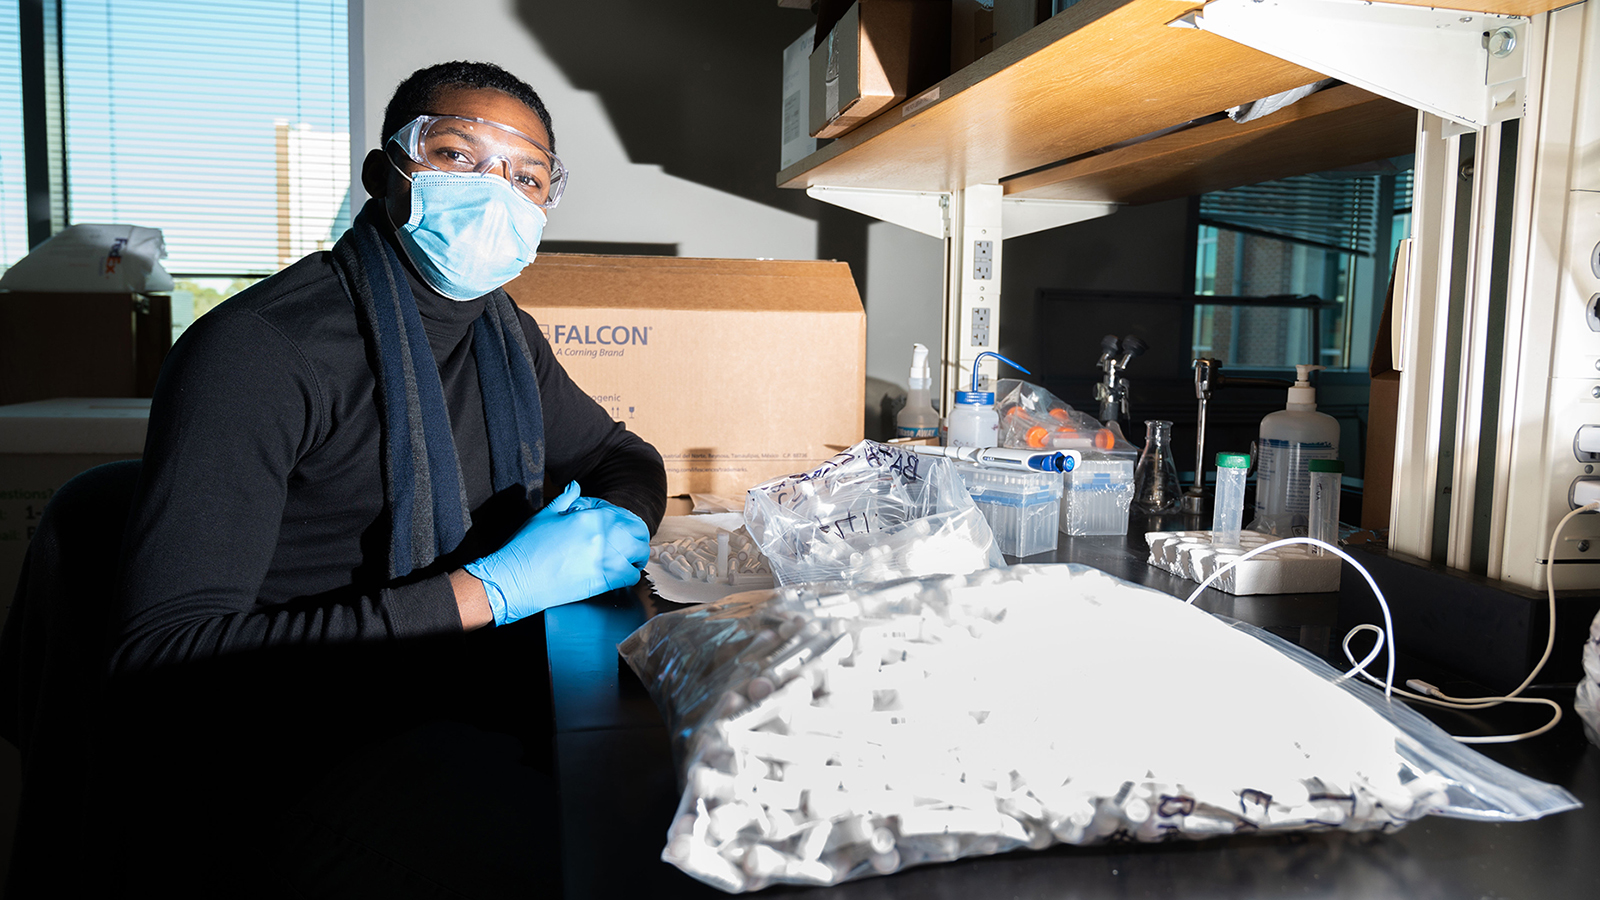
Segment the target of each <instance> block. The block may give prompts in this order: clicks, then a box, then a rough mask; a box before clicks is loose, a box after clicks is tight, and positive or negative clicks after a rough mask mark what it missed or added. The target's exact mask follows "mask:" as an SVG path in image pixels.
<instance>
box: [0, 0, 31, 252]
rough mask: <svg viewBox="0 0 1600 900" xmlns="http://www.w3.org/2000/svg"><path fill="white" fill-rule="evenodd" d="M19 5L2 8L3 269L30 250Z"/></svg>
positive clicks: (0, 221) (0, 248)
mask: <svg viewBox="0 0 1600 900" xmlns="http://www.w3.org/2000/svg"><path fill="white" fill-rule="evenodd" d="M21 47H22V45H21V35H20V33H19V27H18V13H17V4H16V3H8V4H6V5H5V7H4V8H0V121H4V122H8V123H11V124H10V125H8V126H7V127H5V128H0V271H5V269H6V268H7V267H8V266H10V265H11V264H12V263H14V262H16V261H17V260H19V259H21V258H22V256H23V254H25V253H27V252H28V187H27V178H28V170H27V165H26V162H25V160H24V159H23V156H22V51H21Z"/></svg>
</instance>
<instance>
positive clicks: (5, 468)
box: [0, 397, 150, 619]
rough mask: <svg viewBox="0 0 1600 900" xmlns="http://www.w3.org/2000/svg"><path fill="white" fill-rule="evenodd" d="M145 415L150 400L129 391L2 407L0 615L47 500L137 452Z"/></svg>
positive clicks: (8, 602) (140, 449)
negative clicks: (95, 469) (74, 480)
mask: <svg viewBox="0 0 1600 900" xmlns="http://www.w3.org/2000/svg"><path fill="white" fill-rule="evenodd" d="M149 420H150V401H149V400H143V399H138V398H132V397H129V398H122V397H114V398H109V399H77V398H73V399H60V400H35V401H33V402H30V403H15V404H11V405H9V406H0V591H3V595H0V596H3V598H4V599H3V600H0V619H3V618H4V610H9V609H10V607H11V598H12V596H13V595H14V594H15V593H16V589H17V578H18V577H19V576H20V575H21V574H22V559H23V557H24V556H25V555H27V551H28V541H30V540H31V539H32V538H33V531H34V529H35V528H37V527H38V525H39V514H40V513H42V512H43V511H44V506H45V504H46V503H48V502H50V498H51V497H52V496H54V495H55V492H56V491H57V490H58V489H59V488H60V487H61V486H62V485H63V484H66V483H67V482H68V481H70V480H71V479H72V476H74V475H76V474H78V473H79V472H82V471H83V470H85V469H90V468H93V467H95V466H98V465H100V464H101V463H108V462H114V461H116V460H119V459H137V458H138V457H140V456H141V455H143V454H144V435H145V426H146V425H147V423H148V422H149ZM113 563H114V561H109V560H108V561H107V565H112V564H113Z"/></svg>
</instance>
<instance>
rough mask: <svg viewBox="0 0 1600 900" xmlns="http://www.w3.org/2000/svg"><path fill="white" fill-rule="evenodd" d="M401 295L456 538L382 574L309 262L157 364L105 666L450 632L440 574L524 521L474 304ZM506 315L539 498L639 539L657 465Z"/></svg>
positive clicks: (361, 458)
mask: <svg viewBox="0 0 1600 900" xmlns="http://www.w3.org/2000/svg"><path fill="white" fill-rule="evenodd" d="M411 291H412V294H413V295H414V296H415V297H416V302H417V306H418V308H419V310H420V312H421V314H422V322H423V325H424V327H425V330H426V331H427V336H428V341H429V344H430V345H431V346H432V348H433V354H434V357H435V359H436V360H437V362H438V370H439V376H440V379H441V381H442V383H443V386H444V396H445V403H446V406H447V408H448V410H449V413H450V417H451V426H452V429H453V431H454V435H455V443H456V449H457V452H458V454H459V456H460V461H461V472H462V478H463V480H464V486H465V489H466V493H467V498H468V501H469V504H470V507H471V509H472V510H473V527H472V529H471V530H470V531H469V532H468V534H467V537H466V539H465V540H464V541H463V542H462V544H461V546H460V547H459V548H457V550H456V551H454V552H452V553H450V554H448V555H446V556H445V557H443V558H441V559H439V560H438V561H436V562H435V563H434V564H433V565H431V566H429V567H428V568H427V569H425V570H422V571H419V572H415V573H413V574H412V575H410V576H408V577H406V578H405V579H402V580H401V581H400V582H398V583H391V582H390V581H389V579H388V577H387V560H388V556H387V551H388V534H389V531H388V529H389V523H388V519H387V516H386V513H385V507H384V483H383V471H382V466H381V464H380V448H381V447H382V445H383V443H382V439H381V435H380V429H379V418H378V403H379V400H378V386H377V380H376V377H375V375H374V372H373V368H372V365H371V362H370V360H369V353H368V350H367V346H366V344H365V342H364V341H363V339H362V335H361V333H360V332H359V331H358V327H357V315H356V311H355V309H354V307H353V305H352V302H351V300H350V298H349V297H348V296H347V295H346V294H345V291H344V289H343V287H342V286H341V284H340V282H339V279H338V277H337V275H336V274H335V270H334V266H333V263H332V261H331V258H330V254H328V253H317V254H313V255H311V256H308V257H306V258H305V259H303V260H301V261H300V262H298V263H296V264H295V265H293V266H291V267H289V268H288V269H286V270H284V271H283V272H281V273H279V274H277V275H275V276H273V277H272V278H269V279H267V280H266V281H263V282H262V283H260V284H258V285H256V286H254V287H252V288H250V289H249V290H246V291H244V292H242V293H240V294H239V295H238V296H236V297H234V298H232V299H230V300H228V301H227V302H225V303H223V304H222V305H220V306H219V307H217V308H216V309H215V310H213V311H212V312H210V313H208V314H206V315H205V316H203V317H201V318H200V319H199V320H197V321H196V322H195V323H194V325H193V326H192V327H190V328H189V330H188V331H186V332H185V333H184V335H183V337H182V339H180V340H179V341H178V343H177V345H176V346H174V347H173V350H172V353H171V354H170V355H169V357H168V358H167V362H166V365H165V367H164V368H163V369H162V373H161V378H160V381H159V383H158V385H157V388H156V392H155V397H154V400H153V402H152V404H151V410H150V427H149V435H148V438H147V440H146V444H145V454H144V463H143V469H142V472H141V475H140V483H139V488H138V495H137V498H136V500H135V507H134V512H133V516H132V520H131V521H130V523H129V529H128V537H127V542H126V545H125V550H124V554H123V563H122V578H121V585H122V596H121V597H120V600H119V612H118V615H117V616H116V617H115V618H116V620H117V621H116V624H115V626H114V629H115V630H114V634H113V645H114V657H113V667H114V669H116V670H118V671H122V672H134V671H140V670H146V669H150V668H154V667H163V666H166V665H170V664H174V663H194V662H203V661H205V660H210V659H216V658H221V657H227V656H230V655H233V654H238V653H245V654H248V653H249V652H250V651H255V650H264V651H271V650H279V649H288V648H295V647H300V648H315V649H332V648H333V647H334V646H335V645H339V644H350V643H371V642H379V643H381V642H385V641H391V640H394V639H401V640H403V639H406V638H425V637H432V636H440V635H448V634H452V633H459V632H460V631H461V622H460V618H459V614H458V612H457V607H456V601H455V596H454V594H453V592H452V590H451V588H450V585H449V582H448V577H447V573H448V572H449V571H451V570H453V569H456V568H459V567H460V566H461V565H462V564H464V563H466V562H469V561H471V560H473V559H476V558H478V557H480V556H483V555H484V554H486V553H488V552H490V551H492V550H494V549H496V548H498V547H499V546H500V545H501V544H503V543H504V542H505V540H506V539H508V538H509V537H510V536H511V535H512V534H514V533H515V531H516V529H517V527H518V526H519V525H520V524H521V522H522V521H523V520H524V519H525V518H526V516H527V515H528V514H529V512H530V511H529V510H528V509H526V503H525V502H523V501H522V500H521V498H520V497H515V496H512V495H514V494H516V493H517V491H516V489H511V490H508V491H505V492H502V493H501V495H499V496H491V493H492V486H491V482H490V470H489V452H488V444H487V439H486V426H485V421H484V412H483V404H482V399H481V395H480V393H479V387H478V377H477V365H476V362H475V360H474V357H473V353H472V338H471V333H472V332H471V328H470V326H471V324H472V322H473V320H475V319H476V318H477V317H478V315H479V314H480V313H481V312H482V311H483V308H484V300H483V299H482V298H480V299H478V300H471V301H465V302H457V301H453V300H450V299H448V298H445V297H442V296H440V295H439V294H437V293H435V292H433V291H432V290H430V289H429V288H427V287H426V286H425V285H424V284H423V283H421V282H420V281H419V280H417V279H416V277H415V276H414V275H413V276H412V278H411ZM519 317H520V319H521V322H522V326H523V331H524V333H525V334H526V335H527V339H528V345H529V347H530V348H531V350H532V352H533V361H534V368H535V371H536V373H537V375H538V379H539V389H540V402H541V404H542V406H543V412H544V423H545V446H546V479H547V481H546V487H545V496H546V497H547V498H548V497H553V496H554V495H555V492H556V491H559V490H560V488H561V487H562V486H564V485H565V484H566V483H567V482H568V481H571V480H577V481H578V482H579V483H580V484H581V485H582V487H583V493H584V494H585V495H588V496H596V497H602V498H604V499H606V500H609V501H611V502H613V503H616V504H617V505H618V506H621V507H624V508H626V509H629V510H631V511H633V512H634V513H636V514H637V515H639V517H640V518H642V519H644V521H645V522H646V523H648V524H649V525H650V526H651V529H652V531H653V530H654V528H655V526H656V525H657V524H658V523H659V522H660V519H661V515H662V512H663V510H664V509H665V503H666V498H665V489H666V475H665V471H664V469H663V467H662V463H661V457H660V455H659V454H657V453H656V451H655V450H654V448H652V447H651V446H650V445H649V444H647V443H645V442H644V441H643V440H641V439H639V438H638V437H637V436H635V435H633V434H631V433H629V432H628V431H627V430H626V429H625V428H624V427H623V426H622V425H621V424H619V423H617V422H614V421H612V419H611V418H610V417H609V416H608V415H606V413H605V412H604V411H603V410H602V409H601V408H600V407H599V406H598V405H597V404H595V403H594V402H593V401H592V400H590V399H589V397H588V396H587V395H585V394H584V393H583V391H582V390H581V389H580V388H579V387H578V386H577V385H575V384H574V383H573V382H572V381H571V379H569V378H568V377H567V374H566V372H565V371H563V370H562V368H561V365H560V364H559V363H558V362H557V361H556V359H555V356H554V354H553V353H552V351H551V348H550V346H549V344H548V342H546V340H545V338H544V336H543V335H542V334H541V333H540V330H539V328H538V326H537V325H536V324H535V323H534V321H533V319H532V318H531V317H529V316H528V315H527V314H526V313H522V314H520V316H519Z"/></svg>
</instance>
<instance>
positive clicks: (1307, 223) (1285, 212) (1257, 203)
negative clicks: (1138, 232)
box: [1200, 175, 1378, 255]
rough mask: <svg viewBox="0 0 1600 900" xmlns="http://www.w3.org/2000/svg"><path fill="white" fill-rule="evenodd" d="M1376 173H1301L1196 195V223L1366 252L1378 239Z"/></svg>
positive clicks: (1367, 253)
mask: <svg viewBox="0 0 1600 900" xmlns="http://www.w3.org/2000/svg"><path fill="white" fill-rule="evenodd" d="M1377 212H1378V176H1376V175H1367V176H1359V177H1334V178H1329V177H1325V176H1320V175H1301V176H1297V177H1294V178H1284V179H1281V180H1279V181H1268V182H1264V183H1262V184H1253V185H1249V186H1248V187H1241V188H1233V189H1231V190H1226V191H1217V192H1215V193H1210V194H1202V195H1201V196H1200V221H1201V222H1202V223H1204V224H1206V225H1211V226H1214V227H1217V228H1230V229H1235V230H1243V231H1247V232H1255V233H1258V234H1264V235H1267V236H1275V237H1282V238H1287V239H1289V240H1293V241H1299V242H1302V243H1307V244H1313V245H1316V246H1320V247H1324V248H1326V249H1330V250H1342V251H1344V252H1347V253H1359V254H1362V255H1370V254H1371V253H1372V252H1373V249H1374V247H1375V243H1376V228H1377V220H1378V216H1377Z"/></svg>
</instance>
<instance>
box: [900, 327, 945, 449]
mask: <svg viewBox="0 0 1600 900" xmlns="http://www.w3.org/2000/svg"><path fill="white" fill-rule="evenodd" d="M932 386H933V377H932V376H931V375H930V374H928V348H927V347H924V346H923V345H921V344H912V345H911V383H910V387H911V390H910V392H909V393H908V394H906V406H905V409H902V410H900V415H899V416H897V417H895V429H894V436H895V437H900V438H937V437H938V436H939V413H938V411H937V410H935V409H934V408H933V404H932V401H931V400H929V399H928V390H929V388H931V387H932Z"/></svg>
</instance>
